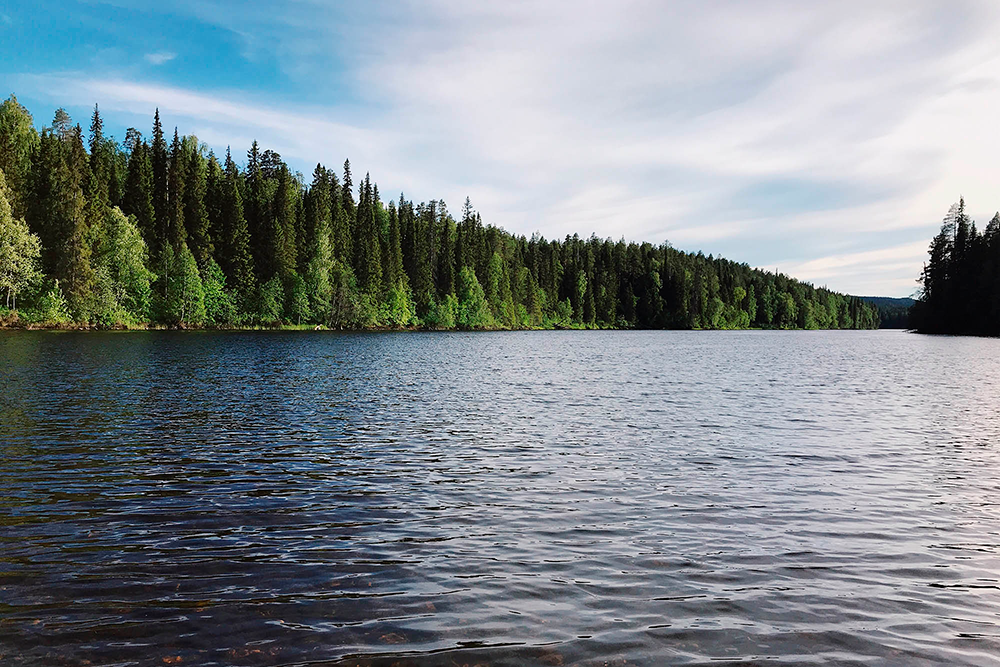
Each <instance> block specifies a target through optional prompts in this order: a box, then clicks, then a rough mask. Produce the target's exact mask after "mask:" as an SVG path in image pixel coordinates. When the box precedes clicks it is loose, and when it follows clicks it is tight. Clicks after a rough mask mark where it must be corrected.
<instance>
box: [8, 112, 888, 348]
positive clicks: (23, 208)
mask: <svg viewBox="0 0 1000 667" xmlns="http://www.w3.org/2000/svg"><path fill="white" fill-rule="evenodd" d="M0 170H2V173H3V174H4V175H5V176H6V179H5V180H6V185H3V186H0V191H2V195H0V225H2V227H0V281H2V283H0V289H2V290H3V292H4V293H5V297H6V298H5V301H3V302H0V314H2V315H3V317H4V319H5V321H6V322H7V323H8V324H9V323H12V322H15V321H20V322H29V323H30V322H47V323H58V322H75V323H90V324H93V325H97V326H142V325H145V324H160V325H167V326H217V327H230V326H274V325H278V324H322V325H326V326H330V327H345V328H354V327H423V328H438V329H452V328H460V329H491V328H505V329H507V328H510V329H517V328H538V327H579V328H585V327H586V328H589V327H618V328H715V329H723V328H747V327H765V328H874V327H876V326H877V324H878V316H877V314H876V311H875V308H874V307H873V306H871V305H869V304H866V303H863V302H862V301H860V300H859V299H857V298H855V297H849V296H845V295H842V294H837V293H834V292H831V291H828V290H826V289H816V288H814V287H813V286H811V285H809V284H806V283H802V282H798V281H796V280H793V279H791V278H789V277H787V276H785V275H781V274H776V273H768V272H764V271H759V270H756V269H751V268H750V267H749V266H747V265H746V264H737V263H735V262H731V261H727V260H724V259H721V258H713V257H712V256H710V255H709V256H707V257H706V256H705V255H703V254H702V253H697V254H693V253H684V252H680V251H678V250H675V249H673V248H672V247H670V246H669V245H666V244H664V245H659V246H654V245H652V244H649V243H641V244H639V243H626V242H625V241H611V240H605V239H599V238H596V237H594V236H592V237H590V238H588V239H581V238H579V237H578V236H572V237H566V238H565V239H564V240H562V241H547V240H545V239H544V238H542V237H540V236H538V235H537V234H536V235H534V236H532V237H531V238H530V239H529V238H526V237H524V236H514V235H512V234H509V233H507V232H505V231H504V230H502V229H500V228H497V227H494V226H492V225H484V224H483V222H482V219H481V217H480V214H479V213H478V212H476V211H475V210H474V209H473V208H472V205H471V203H470V202H469V200H468V199H466V201H465V205H464V206H463V207H462V210H461V212H460V213H459V215H458V217H457V219H456V217H454V216H453V215H452V214H451V213H449V211H448V209H447V207H446V206H445V203H444V202H443V201H434V200H432V201H429V202H422V203H419V204H414V202H412V201H409V200H407V199H406V198H405V197H404V196H403V195H400V196H399V198H398V199H391V200H389V201H385V200H383V199H382V197H381V196H380V193H379V189H378V186H377V185H376V184H375V183H374V182H373V181H372V180H371V178H370V177H369V176H368V175H367V174H366V175H365V177H364V178H363V179H362V178H357V182H355V178H356V177H355V175H354V174H353V173H352V172H351V166H350V163H349V162H347V161H345V162H344V165H343V169H342V170H339V171H337V172H335V171H334V170H332V169H328V168H326V167H324V166H323V165H321V164H318V165H317V166H316V168H315V170H314V171H313V173H312V176H311V179H309V181H308V182H306V179H304V178H303V177H302V175H301V174H297V173H294V172H293V171H292V170H291V169H289V167H288V165H287V164H285V162H284V161H283V160H282V159H281V156H280V155H278V154H277V153H275V152H273V151H270V150H261V148H260V147H259V146H258V145H257V143H256V142H254V144H253V145H252V146H251V147H250V150H249V151H248V153H247V155H246V160H245V163H244V164H243V165H238V164H237V163H236V161H235V160H234V158H233V156H232V155H231V154H230V152H229V151H228V150H227V152H226V155H225V156H224V157H222V158H221V159H220V158H219V157H217V156H216V155H215V154H213V153H212V151H210V150H208V149H207V148H206V147H205V145H204V144H201V143H200V142H199V141H198V139H197V138H196V137H193V136H181V135H180V134H179V133H178V132H177V130H174V132H173V136H172V137H169V138H168V136H167V135H166V134H165V133H164V130H163V127H162V124H161V121H160V116H159V112H158V111H157V113H156V114H155V116H154V118H153V126H152V133H151V136H150V137H149V139H148V140H147V139H146V138H144V137H143V135H142V134H141V133H140V132H139V131H138V130H135V129H129V130H128V131H127V132H126V136H125V140H124V141H123V142H122V143H120V144H119V143H117V142H116V141H115V140H114V139H112V138H110V137H108V136H106V135H105V134H104V130H103V123H102V120H101V116H100V113H99V111H98V109H97V107H96V106H95V108H94V113H93V116H92V118H91V122H90V130H89V133H88V135H87V137H85V136H84V133H83V130H82V128H81V127H80V126H79V125H74V124H73V122H72V121H71V119H70V117H69V116H68V115H67V114H66V112H65V111H64V110H62V109H60V110H58V111H57V112H56V114H55V118H54V119H53V121H52V125H51V126H48V127H45V128H44V129H42V131H41V132H40V133H39V132H37V131H36V129H35V126H34V122H33V119H32V117H31V115H30V114H29V113H28V111H27V109H25V108H24V107H23V106H21V105H20V104H19V103H18V102H17V100H16V99H15V98H14V97H13V96H11V98H9V99H8V100H7V101H6V102H4V103H3V104H2V105H0Z"/></svg>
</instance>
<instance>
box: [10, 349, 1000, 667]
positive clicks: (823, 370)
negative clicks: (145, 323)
mask: <svg viewBox="0 0 1000 667" xmlns="http://www.w3.org/2000/svg"><path fill="white" fill-rule="evenodd" d="M998 353H1000V341H994V340H983V339H965V338H931V337H920V336H913V335H904V334H901V333H898V332H534V333H498V334H335V333H329V332H315V333H314V332H294V333H267V332H257V333H246V334H238V333H235V334H234V333H229V334H209V333H192V332H186V333H185V332H148V333H145V332H144V333H138V332H131V333H107V334H101V333H87V334H78V333H54V332H0V390H2V396H3V397H4V399H3V405H2V407H0V454H2V456H0V481H2V492H0V522H2V524H3V530H2V531H0V662H2V663H3V664H12V665H17V664H54V665H58V664H85V663H84V661H89V663H90V664H218V665H234V664H235V665H278V664H306V663H308V664H345V665H354V664H357V665H382V664H386V665H389V664H404V665H405V664H419V665H425V664H428V665H455V664H469V665H473V664H483V665H485V664H489V665H520V664H526V663H527V664H541V665H570V664H583V665H605V664H615V665H654V664H663V663H665V662H668V663H676V664H691V665H708V664H718V662H719V661H720V660H722V661H729V662H731V663H735V664H743V665H758V664H773V663H774V662H780V663H795V664H831V663H836V664H845V665H851V664H857V665H872V664H906V665H920V664H966V665H988V664H1000V658H998V656H1000V637H998V635H1000V631H998V630H997V622H998V613H1000V604H998V603H1000V582H998V575H997V573H998V572H1000V559H998V547H1000V509H998V508H1000V501H998V500H997V498H998V497H1000V466H998V463H1000V460H998V456H997V452H996V443H998V442H1000V437H998V436H1000V416H998V415H1000V394H998V393H997V392H996V391H994V389H995V384H996V381H995V378H996V377H998V375H1000V354H998Z"/></svg>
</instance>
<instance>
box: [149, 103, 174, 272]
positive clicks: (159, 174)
mask: <svg viewBox="0 0 1000 667" xmlns="http://www.w3.org/2000/svg"><path fill="white" fill-rule="evenodd" d="M149 148H150V153H149V160H150V167H151V168H152V172H153V215H154V218H155V220H156V224H155V229H156V232H155V233H154V234H153V235H152V236H151V238H149V239H147V241H148V242H150V251H151V252H152V254H153V256H154V257H156V256H159V254H160V253H161V252H162V251H163V246H164V245H165V244H166V243H167V240H168V238H169V220H170V214H169V211H168V206H169V203H170V202H169V197H168V191H169V187H170V186H169V171H170V159H169V155H168V153H167V142H166V139H165V138H164V136H163V125H162V124H161V123H160V110H159V109H157V110H156V113H155V114H154V116H153V140H152V143H151V144H150V147H149Z"/></svg>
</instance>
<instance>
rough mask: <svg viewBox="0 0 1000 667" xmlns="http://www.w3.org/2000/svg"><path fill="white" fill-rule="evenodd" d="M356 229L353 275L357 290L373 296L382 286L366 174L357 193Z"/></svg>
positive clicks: (369, 188) (369, 179)
mask: <svg viewBox="0 0 1000 667" xmlns="http://www.w3.org/2000/svg"><path fill="white" fill-rule="evenodd" d="M356 229H357V234H356V236H355V240H354V242H355V246H354V275H355V276H357V279H358V288H359V289H360V290H361V291H363V292H368V293H370V294H373V293H375V292H376V291H378V290H379V289H380V288H381V286H382V258H381V257H380V256H379V252H380V247H379V239H378V230H377V229H376V226H375V202H374V197H373V192H372V184H371V178H370V176H368V175H367V174H366V175H365V180H364V183H362V185H361V189H360V191H359V196H358V209H357V226H356Z"/></svg>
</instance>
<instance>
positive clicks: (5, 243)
mask: <svg viewBox="0 0 1000 667" xmlns="http://www.w3.org/2000/svg"><path fill="white" fill-rule="evenodd" d="M9 195H10V190H8V188H7V184H6V180H5V178H4V172H3V170H2V169H0V292H3V293H4V296H5V301H4V303H5V305H6V307H7V308H8V309H10V310H17V296H18V294H20V293H21V292H23V291H25V290H26V289H28V288H30V287H31V286H32V285H34V284H36V283H38V282H40V281H41V279H42V274H41V272H40V271H39V269H38V261H39V257H41V254H42V251H41V242H40V241H39V240H38V237H37V236H35V235H34V234H32V233H31V231H30V230H29V229H28V225H27V224H26V223H25V222H24V221H23V220H16V219H15V218H14V215H13V212H12V211H11V206H10V203H9V200H8V197H9Z"/></svg>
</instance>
